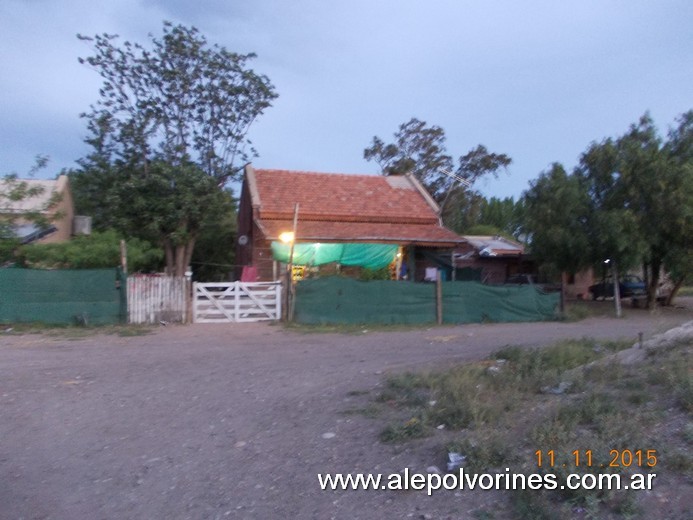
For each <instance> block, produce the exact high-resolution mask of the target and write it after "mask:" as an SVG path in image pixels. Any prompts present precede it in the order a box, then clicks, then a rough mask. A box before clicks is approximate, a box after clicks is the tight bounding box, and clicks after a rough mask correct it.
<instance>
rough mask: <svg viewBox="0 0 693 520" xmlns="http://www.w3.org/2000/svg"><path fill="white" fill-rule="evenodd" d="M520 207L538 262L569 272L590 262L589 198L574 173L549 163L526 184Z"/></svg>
mask: <svg viewBox="0 0 693 520" xmlns="http://www.w3.org/2000/svg"><path fill="white" fill-rule="evenodd" d="M524 207H525V226H526V229H527V231H528V232H529V233H530V234H531V250H532V254H533V255H535V256H536V257H537V259H538V260H539V261H540V262H543V263H546V264H549V265H551V266H552V267H554V268H555V269H557V270H559V271H570V272H576V271H579V270H580V269H581V268H583V267H586V266H588V265H589V264H590V261H591V256H590V251H591V249H590V247H591V246H590V239H589V234H588V232H587V229H586V215H587V214H588V211H589V198H588V195H587V193H585V191H584V189H583V187H582V185H581V184H580V181H579V180H578V179H577V178H576V177H575V176H571V175H568V173H567V172H566V171H565V169H564V168H563V166H562V165H560V164H558V163H555V164H553V165H552V166H551V168H550V169H549V170H548V171H546V172H544V173H542V174H541V175H540V176H539V178H538V179H537V180H535V181H533V182H532V183H531V184H530V189H529V190H528V191H526V192H525V194H524Z"/></svg>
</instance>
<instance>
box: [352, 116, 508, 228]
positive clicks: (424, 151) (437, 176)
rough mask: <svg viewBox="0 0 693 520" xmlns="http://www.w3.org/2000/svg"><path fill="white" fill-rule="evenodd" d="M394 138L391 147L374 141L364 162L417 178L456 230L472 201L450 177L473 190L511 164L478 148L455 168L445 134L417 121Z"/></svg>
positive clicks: (398, 131)
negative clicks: (461, 212)
mask: <svg viewBox="0 0 693 520" xmlns="http://www.w3.org/2000/svg"><path fill="white" fill-rule="evenodd" d="M394 137H395V142H393V143H389V144H385V142H384V141H383V140H382V139H380V138H379V137H377V136H375V137H373V140H372V141H371V146H370V147H368V148H366V149H365V150H364V151H363V157H364V159H366V160H368V161H375V162H376V163H377V164H378V166H380V169H381V171H382V174H383V175H396V174H400V175H401V174H405V173H410V174H412V175H413V176H414V177H416V178H417V179H418V180H419V181H420V182H421V183H422V184H423V185H424V186H425V187H426V189H427V190H428V191H429V192H430V193H431V195H433V197H434V198H435V199H436V200H437V201H438V203H439V204H441V205H442V206H443V207H442V212H443V215H442V216H443V220H444V221H445V222H446V223H448V222H450V223H451V224H453V225H451V227H453V228H454V227H455V226H454V224H455V223H456V222H457V221H459V215H458V214H459V213H460V211H462V209H463V208H464V207H465V206H466V205H467V203H469V202H470V200H468V198H467V197H468V196H467V195H466V193H465V192H466V191H467V190H466V189H465V187H464V186H462V187H460V186H459V183H458V181H456V180H455V179H454V178H453V177H452V176H451V175H450V174H454V176H457V177H459V178H462V179H464V180H465V181H466V183H467V184H468V186H471V185H472V184H473V183H474V182H475V181H476V180H477V179H479V178H480V177H482V176H484V175H488V174H492V175H494V176H497V175H498V173H499V172H500V170H502V169H504V168H507V167H508V166H509V165H510V163H511V162H512V160H511V159H510V157H508V156H507V155H505V154H495V153H491V152H489V151H488V150H487V149H486V147H485V146H483V145H478V146H477V147H475V148H473V149H471V150H470V151H469V152H468V153H467V154H465V155H462V156H460V157H459V158H458V161H457V167H456V168H455V166H454V165H455V162H454V161H453V158H452V156H450V155H448V153H447V150H446V146H445V141H446V138H445V131H444V130H443V129H442V128H441V127H439V126H435V125H434V126H429V125H428V124H427V123H426V122H425V121H420V120H419V119H416V118H412V119H410V120H409V121H408V122H406V123H403V124H401V125H400V126H399V129H398V130H397V132H395V134H394ZM453 170H454V171H453ZM446 172H447V173H446Z"/></svg>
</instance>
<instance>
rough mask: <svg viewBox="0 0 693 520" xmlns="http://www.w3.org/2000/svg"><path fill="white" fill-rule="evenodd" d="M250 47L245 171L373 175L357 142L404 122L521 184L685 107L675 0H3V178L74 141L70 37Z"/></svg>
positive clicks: (78, 153)
mask: <svg viewBox="0 0 693 520" xmlns="http://www.w3.org/2000/svg"><path fill="white" fill-rule="evenodd" d="M164 20H168V21H171V22H174V23H181V24H184V25H188V26H190V25H192V26H195V27H197V28H198V29H199V30H200V31H201V33H202V34H204V35H205V37H206V38H207V39H208V41H209V42H210V43H217V44H219V45H221V46H224V47H226V48H227V49H229V50H231V51H234V52H239V53H248V52H254V53H256V54H257V58H256V59H255V60H253V61H252V62H251V66H252V68H253V69H254V70H255V71H256V72H259V73H262V74H265V75H267V76H268V77H269V78H270V80H271V82H272V83H273V84H274V86H275V88H276V90H277V92H278V94H279V98H278V99H276V100H275V101H274V103H273V106H272V107H270V108H268V109H267V110H266V112H265V113H264V114H263V115H262V116H261V117H260V119H258V120H257V121H256V122H255V123H254V125H253V126H252V128H251V130H250V134H249V137H250V139H251V140H252V142H253V145H254V147H255V148H256V149H257V151H258V153H259V157H257V158H255V159H253V164H254V166H255V167H257V168H278V169H290V170H306V171H319V172H337V173H367V174H376V173H378V167H377V165H376V164H375V163H373V162H367V161H366V160H365V159H363V150H364V148H366V147H368V146H369V144H370V142H371V140H372V138H373V136H379V137H381V138H382V139H383V140H385V141H386V142H390V141H391V140H392V136H393V134H394V132H395V131H396V130H397V129H398V127H399V125H400V124H402V123H404V122H406V121H408V120H409V119H411V118H412V117H416V118H418V119H420V120H423V121H426V122H427V123H428V124H430V125H437V126H440V127H442V128H443V129H444V130H445V133H446V136H447V148H448V153H450V154H451V155H452V156H453V157H459V156H461V155H464V154H465V153H466V152H468V151H469V150H470V149H472V148H473V147H475V146H476V145H477V144H483V145H485V146H486V147H487V148H488V149H489V150H490V151H492V152H496V153H505V154H507V155H509V156H510V157H511V158H512V159H513V162H512V164H511V166H510V167H509V168H508V171H507V172H505V173H502V174H501V175H500V176H499V177H498V179H492V178H491V179H486V180H484V179H482V180H480V181H478V182H477V185H476V186H475V187H476V188H478V189H479V190H480V191H481V192H482V193H484V194H485V195H486V196H497V197H507V196H514V197H516V198H517V197H519V196H520V195H521V194H522V192H523V191H524V190H526V189H527V188H528V187H529V183H530V181H531V180H532V179H535V178H536V177H537V176H538V175H539V174H540V173H541V172H542V171H544V170H546V169H547V168H548V167H549V165H550V164H551V163H553V162H561V163H562V164H564V165H565V166H566V167H567V168H572V167H573V166H575V164H576V163H577V161H578V159H579V156H580V154H581V153H582V152H583V151H584V150H585V149H586V148H587V146H588V145H589V144H590V143H591V142H592V141H599V140H601V139H604V138H605V137H610V136H612V137H613V136H618V135H621V134H623V133H625V132H626V131H627V129H628V127H629V126H630V125H631V124H633V123H635V122H637V120H638V119H639V117H640V116H641V115H643V114H644V113H645V112H646V111H649V113H650V115H651V116H652V117H653V118H654V120H655V123H656V124H657V126H658V127H659V129H660V131H661V133H662V134H666V132H667V130H668V128H669V127H670V126H672V125H673V124H674V123H675V119H676V118H677V117H678V116H679V115H680V114H682V113H683V112H685V111H687V110H689V109H692V108H693V26H692V25H691V20H693V2H690V1H689V0H661V1H657V2H654V1H642V0H623V1H616V0H579V1H577V0H576V1H568V0H564V1H560V2H557V1H555V0H528V1H523V2H517V1H513V0H483V1H482V0H477V1H467V0H427V1H423V0H420V1H414V0H381V1H378V0H365V1H364V0H330V1H320V0H291V1H288V0H196V1H195V2H191V1H190V0H70V1H69V2H67V1H60V0H0V71H1V72H0V174H5V173H17V174H19V175H20V176H22V175H26V173H27V172H28V171H29V169H30V168H31V166H32V164H33V162H34V157H35V156H36V155H38V154H42V155H47V156H49V157H50V162H49V165H48V168H46V169H45V170H43V171H42V172H40V173H39V174H38V176H39V177H44V178H52V177H54V176H55V175H56V174H57V173H58V172H59V171H60V170H62V169H63V168H73V167H76V163H75V161H76V160H78V159H79V158H80V157H84V156H85V155H87V154H88V152H89V147H88V146H87V145H86V144H85V143H84V138H85V137H86V135H87V131H86V124H85V121H84V120H83V119H81V118H80V117H79V115H80V113H82V112H86V111H88V109H89V106H90V105H91V104H93V103H95V102H96V101H97V99H98V89H99V86H100V83H101V82H100V78H99V76H98V74H97V73H96V72H94V71H93V70H91V69H89V68H87V67H86V66H84V65H80V64H79V63H78V57H87V56H89V55H90V54H91V51H90V48H89V47H88V45H87V44H86V43H85V42H81V41H79V40H78V39H77V37H76V35H77V34H78V33H79V34H83V35H94V34H97V33H99V34H100V33H114V34H118V35H120V37H121V38H122V41H125V40H130V41H133V42H141V43H145V42H146V41H147V38H148V34H154V35H160V34H161V32H162V22H163V21H164Z"/></svg>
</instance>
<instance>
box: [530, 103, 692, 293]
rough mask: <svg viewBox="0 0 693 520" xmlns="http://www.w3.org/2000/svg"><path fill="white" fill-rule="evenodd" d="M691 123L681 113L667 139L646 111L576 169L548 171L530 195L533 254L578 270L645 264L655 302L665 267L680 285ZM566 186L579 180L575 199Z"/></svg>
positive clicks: (687, 229) (688, 218)
mask: <svg viewBox="0 0 693 520" xmlns="http://www.w3.org/2000/svg"><path fill="white" fill-rule="evenodd" d="M692 121H693V113H692V112H687V113H686V114H684V115H683V116H681V118H680V119H679V125H678V127H676V128H675V129H674V130H672V131H671V132H670V134H669V138H668V140H667V141H663V140H662V139H661V138H660V137H659V135H658V133H657V130H656V128H655V126H654V123H653V121H652V119H651V118H650V117H649V115H647V114H645V115H644V116H643V117H642V118H641V119H640V121H639V122H638V123H637V124H634V125H632V126H631V127H630V129H629V130H628V131H627V132H626V133H625V134H624V135H622V136H620V137H618V138H616V139H611V138H610V139H605V140H603V141H601V142H595V143H592V144H591V145H590V146H589V147H588V148H587V150H586V151H585V152H584V153H583V154H582V156H581V157H580V161H579V164H578V165H577V167H576V168H575V170H574V172H573V174H572V175H568V174H567V173H565V172H563V173H562V174H561V175H553V176H552V180H551V182H549V180H547V176H546V175H543V176H541V177H540V178H539V180H538V181H537V182H535V183H533V184H532V186H531V188H530V190H528V191H527V192H526V193H525V196H524V203H525V210H526V212H527V214H526V217H527V218H526V226H527V228H528V230H529V231H530V233H531V238H532V251H533V253H534V254H535V255H536V256H537V257H538V258H539V259H540V260H541V261H543V262H544V263H549V264H554V265H556V266H557V267H559V268H561V269H565V270H572V271H574V270H575V269H576V268H579V267H584V266H586V265H588V264H591V265H598V264H600V263H602V262H604V261H606V260H609V261H610V262H613V263H615V264H616V265H618V266H619V268H620V269H621V270H624V269H628V268H631V267H634V266H636V265H638V264H640V263H642V264H643V267H644V271H645V272H646V274H648V276H647V278H648V304H649V305H650V306H651V305H654V303H655V300H656V295H657V289H658V286H659V276H660V271H661V267H665V268H666V269H667V270H669V272H670V273H671V274H672V275H673V276H674V278H675V284H676V286H677V287H680V286H681V285H682V284H683V283H684V281H685V280H686V279H687V277H688V276H690V275H689V273H690V267H691V253H690V251H691V250H692V247H693V243H692V241H691V236H693V209H692V208H693V161H692V156H693V152H692V151H691V143H693V138H692V137H691V127H692ZM554 168H555V167H554ZM562 186H572V188H571V192H572V195H571V196H570V197H569V198H565V197H563V196H561V193H562V191H561V187H562ZM558 210H560V212H558ZM561 229H564V231H561ZM576 244H578V245H580V244H581V245H580V247H579V248H578V249H576V247H575V246H576ZM570 258H573V260H570ZM571 263H572V265H571ZM613 263H612V265H613ZM571 267H572V269H569V268H571ZM615 278H616V277H615ZM674 294H675V292H674V293H673V294H672V297H673V295H674ZM670 299H671V298H670Z"/></svg>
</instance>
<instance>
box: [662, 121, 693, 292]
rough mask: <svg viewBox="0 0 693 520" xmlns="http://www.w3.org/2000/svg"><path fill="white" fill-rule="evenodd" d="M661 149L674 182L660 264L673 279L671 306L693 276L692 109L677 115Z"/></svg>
mask: <svg viewBox="0 0 693 520" xmlns="http://www.w3.org/2000/svg"><path fill="white" fill-rule="evenodd" d="M664 149H665V152H666V153H667V155H668V157H669V158H670V160H671V164H670V167H671V172H672V177H673V179H672V180H673V183H676V184H677V186H676V187H674V192H673V193H672V194H671V198H670V199H669V207H670V208H673V211H670V212H669V213H668V214H667V216H668V218H667V225H666V231H665V235H664V236H663V239H664V240H665V241H666V242H667V244H668V247H667V250H666V253H665V255H664V258H663V264H664V267H665V268H666V270H667V271H668V272H669V274H670V275H671V277H672V280H673V282H674V287H673V289H672V291H671V293H670V294H669V295H668V297H667V301H666V303H667V304H668V305H671V303H672V301H673V300H674V298H675V297H676V293H677V292H678V291H679V289H680V288H681V287H682V286H683V285H684V284H685V283H689V282H690V281H691V279H692V278H691V277H693V110H689V111H688V112H686V113H684V114H682V115H681V116H680V117H679V118H678V126H676V127H675V128H673V129H672V130H670V131H669V139H668V141H667V142H666V144H665V145H664ZM670 189H671V186H670Z"/></svg>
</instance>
